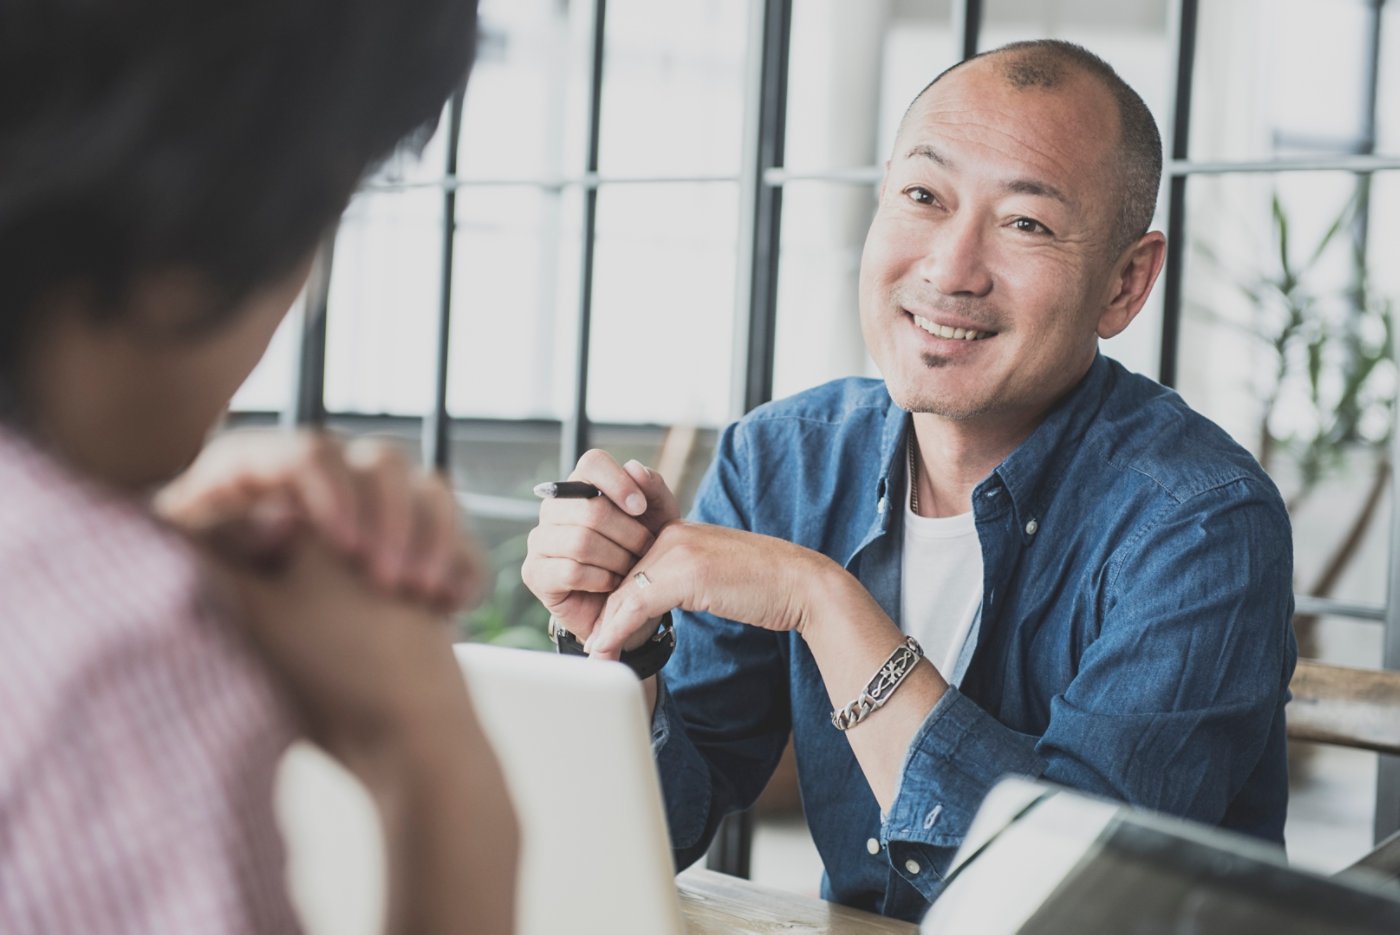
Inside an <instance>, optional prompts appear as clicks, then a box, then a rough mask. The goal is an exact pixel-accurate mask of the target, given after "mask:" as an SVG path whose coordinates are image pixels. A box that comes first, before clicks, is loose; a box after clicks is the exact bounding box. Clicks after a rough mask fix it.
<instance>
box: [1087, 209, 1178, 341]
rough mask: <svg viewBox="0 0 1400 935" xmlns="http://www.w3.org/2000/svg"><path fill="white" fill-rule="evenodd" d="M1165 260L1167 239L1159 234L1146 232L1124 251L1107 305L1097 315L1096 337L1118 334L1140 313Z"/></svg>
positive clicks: (1112, 280)
mask: <svg viewBox="0 0 1400 935" xmlns="http://www.w3.org/2000/svg"><path fill="white" fill-rule="evenodd" d="M1166 256H1167V238H1166V237H1165V236H1163V234H1162V232H1161V231H1148V232H1147V233H1146V234H1143V235H1142V236H1141V237H1139V238H1138V239H1137V240H1135V241H1133V243H1132V244H1131V245H1129V246H1128V247H1127V249H1125V250H1124V251H1123V255H1122V256H1120V257H1119V258H1118V262H1117V263H1115V264H1114V267H1113V276H1112V277H1111V278H1110V279H1109V287H1108V289H1109V295H1108V301H1107V303H1106V304H1105V305H1104V308H1103V311H1102V312H1101V313H1100V314H1099V326H1098V334H1099V337H1101V338H1111V337H1113V336H1114V335H1116V334H1118V333H1119V332H1121V331H1122V330H1123V329H1124V328H1126V327H1128V325H1129V324H1130V323H1131V322H1132V320H1133V319H1134V318H1136V317H1137V313H1138V312H1140V311H1142V306H1143V304H1144V303H1146V302H1147V296H1148V295H1149V294H1150V293H1151V292H1152V285H1153V283H1155V282H1156V281H1157V275H1158V274H1159V273H1161V272H1162V263H1163V261H1165V259H1166Z"/></svg>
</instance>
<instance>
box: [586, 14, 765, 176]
mask: <svg viewBox="0 0 1400 935" xmlns="http://www.w3.org/2000/svg"><path fill="white" fill-rule="evenodd" d="M748 9H749V5H748V3H746V2H745V0H704V2H701V3H654V2H649V0H611V2H610V3H608V7H607V24H606V50H605V53H604V60H603V62H604V65H603V98H602V147H601V149H600V151H599V168H600V169H601V170H602V171H603V172H606V173H609V174H612V175H648V176H655V175H684V174H696V175H731V174H737V173H738V171H739V154H740V151H741V141H742V134H743V126H744V120H743V117H744V93H743V92H744V63H745V54H746V51H747V44H746V43H747V35H746V34H747V29H748Z"/></svg>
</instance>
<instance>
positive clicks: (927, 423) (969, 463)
mask: <svg viewBox="0 0 1400 935" xmlns="http://www.w3.org/2000/svg"><path fill="white" fill-rule="evenodd" d="M913 418H914V433H915V436H916V438H917V449H916V450H917V456H918V467H917V474H918V478H917V481H918V484H919V496H918V502H919V515H921V516H934V517H937V516H959V515H961V514H963V513H967V512H970V511H971V510H972V491H973V490H974V489H976V487H977V485H978V484H980V483H982V481H983V480H985V479H986V477H987V475H988V474H991V473H992V471H993V470H995V469H996V467H997V465H999V464H1001V462H1002V461H1005V460H1006V456H1007V455H1009V454H1011V452H1013V451H1015V450H1016V447H1017V446H1018V445H1020V444H1021V442H1023V441H1025V440H1026V438H1027V436H1029V435H1030V434H1031V432H1032V431H1034V429H1035V426H1036V424H1037V420H1027V421H1026V422H1024V423H1020V424H1013V425H1008V426H999V427H990V426H988V425H987V424H985V423H982V424H975V423H969V422H966V421H957V420H952V419H945V418H942V417H940V416H936V415H933V414H931V413H923V412H920V413H915V414H914V417H913Z"/></svg>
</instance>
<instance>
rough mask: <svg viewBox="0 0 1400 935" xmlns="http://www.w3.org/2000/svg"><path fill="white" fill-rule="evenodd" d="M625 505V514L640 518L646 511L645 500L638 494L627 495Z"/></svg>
mask: <svg viewBox="0 0 1400 935" xmlns="http://www.w3.org/2000/svg"><path fill="white" fill-rule="evenodd" d="M625 503H626V506H627V512H628V513H631V514H632V515H633V516H641V515H642V514H643V513H645V512H646V511H647V498H646V497H644V496H642V495H641V494H639V493H634V494H628V496H627V500H626V501H625Z"/></svg>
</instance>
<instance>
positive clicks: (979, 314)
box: [890, 286, 1002, 331]
mask: <svg viewBox="0 0 1400 935" xmlns="http://www.w3.org/2000/svg"><path fill="white" fill-rule="evenodd" d="M890 298H892V299H894V301H895V304H897V305H898V306H899V307H900V308H904V309H918V310H919V316H920V317H921V318H928V317H930V316H934V317H938V316H946V317H948V318H953V319H956V320H957V321H960V322H966V323H967V324H968V325H971V326H972V327H973V328H974V329H975V330H977V331H1001V330H1002V322H1001V318H1002V316H1001V314H1000V313H999V312H998V311H997V310H996V309H994V308H991V307H989V306H988V305H987V303H986V302H985V301H983V300H981V299H966V298H959V297H956V296H946V295H933V296H929V295H922V294H920V293H919V291H918V290H916V289H910V288H908V287H903V286H896V287H895V288H894V289H893V290H892V291H891V292H890ZM925 313H927V314H925Z"/></svg>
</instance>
